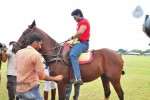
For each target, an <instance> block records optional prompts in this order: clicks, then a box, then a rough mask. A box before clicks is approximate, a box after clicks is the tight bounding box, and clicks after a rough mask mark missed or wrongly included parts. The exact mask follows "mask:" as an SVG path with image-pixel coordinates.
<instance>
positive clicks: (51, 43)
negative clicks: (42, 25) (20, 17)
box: [12, 21, 58, 55]
mask: <svg viewBox="0 0 150 100" xmlns="http://www.w3.org/2000/svg"><path fill="white" fill-rule="evenodd" d="M31 34H37V35H39V36H40V37H41V38H42V39H43V41H42V45H41V46H42V47H41V50H40V51H41V53H42V55H50V54H51V49H52V48H54V47H55V46H56V45H58V43H57V42H56V41H55V40H54V39H52V38H51V37H50V36H49V35H48V34H46V33H45V32H44V31H42V30H41V29H39V28H37V27H36V23H35V21H33V22H32V24H31V25H29V26H28V28H27V29H26V30H25V31H24V32H23V34H22V35H21V36H20V38H19V39H18V41H17V42H16V44H15V45H14V47H13V49H12V51H13V52H14V53H16V52H17V51H18V50H20V49H23V48H25V47H27V45H28V44H29V43H28V42H29V38H30V36H31Z"/></svg>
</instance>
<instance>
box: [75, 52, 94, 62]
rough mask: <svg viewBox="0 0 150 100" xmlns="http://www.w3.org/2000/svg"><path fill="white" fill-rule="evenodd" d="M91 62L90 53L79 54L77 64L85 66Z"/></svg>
mask: <svg viewBox="0 0 150 100" xmlns="http://www.w3.org/2000/svg"><path fill="white" fill-rule="evenodd" d="M92 60H93V57H92V53H91V52H90V51H88V52H86V53H81V55H80V56H79V58H78V62H79V64H85V63H89V62H91V61H92Z"/></svg>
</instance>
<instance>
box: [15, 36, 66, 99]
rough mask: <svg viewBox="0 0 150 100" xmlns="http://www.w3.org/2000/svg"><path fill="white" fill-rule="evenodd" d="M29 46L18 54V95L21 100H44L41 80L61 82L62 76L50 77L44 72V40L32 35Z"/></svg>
mask: <svg viewBox="0 0 150 100" xmlns="http://www.w3.org/2000/svg"><path fill="white" fill-rule="evenodd" d="M28 43H29V45H28V46H27V47H26V48H24V49H21V50H19V51H18V52H17V53H16V65H17V94H18V97H19V99H20V100H44V98H43V96H42V95H41V93H40V90H39V82H38V81H39V79H40V80H47V81H61V80H62V79H63V76H62V75H58V76H55V77H52V76H48V75H46V73H45V72H44V66H43V63H42V59H41V54H40V53H39V52H38V51H37V50H39V49H40V48H41V44H42V38H41V37H40V36H38V35H36V34H31V35H30V37H29V41H28Z"/></svg>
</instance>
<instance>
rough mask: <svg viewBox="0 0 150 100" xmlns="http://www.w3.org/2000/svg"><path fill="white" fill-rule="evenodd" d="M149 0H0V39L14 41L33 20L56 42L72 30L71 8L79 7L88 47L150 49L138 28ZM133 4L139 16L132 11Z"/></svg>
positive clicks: (148, 9)
mask: <svg viewBox="0 0 150 100" xmlns="http://www.w3.org/2000/svg"><path fill="white" fill-rule="evenodd" d="M149 4H150V0H144V1H143V0H1V3H0V42H1V43H4V44H6V45H8V44H9V42H10V41H17V40H18V39H19V37H20V36H21V35H22V32H23V31H24V30H25V29H26V28H27V26H28V25H30V24H31V23H32V22H33V20H35V21H36V24H37V27H38V28H40V29H41V30H43V31H44V32H46V33H47V34H49V36H50V37H52V38H53V39H55V40H56V41H57V42H58V43H61V42H63V41H65V40H67V39H68V38H69V37H71V36H73V35H74V34H75V33H76V26H77V23H76V21H75V20H74V19H73V17H72V16H71V12H72V11H73V10H75V9H77V8H79V9H81V10H82V12H83V15H84V17H85V18H86V19H88V20H89V22H90V25H91V32H90V34H91V36H90V49H101V48H109V49H112V50H118V49H125V50H133V49H140V50H146V49H150V46H149V45H148V44H149V43H150V38H148V37H147V36H146V35H145V34H144V33H143V32H142V24H143V23H144V19H145V15H146V14H150V7H149ZM137 6H140V7H141V9H142V10H143V15H142V16H141V17H140V18H135V17H134V16H133V15H132V13H133V11H134V10H135V8H136V7H137Z"/></svg>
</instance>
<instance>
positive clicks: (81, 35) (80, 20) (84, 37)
mask: <svg viewBox="0 0 150 100" xmlns="http://www.w3.org/2000/svg"><path fill="white" fill-rule="evenodd" d="M71 15H72V16H73V18H74V20H75V21H76V22H77V32H76V34H75V35H73V36H72V37H71V38H68V40H72V39H76V38H78V40H79V41H80V42H79V43H76V44H75V45H74V47H73V48H72V49H71V51H70V54H69V56H70V60H71V63H72V67H73V71H74V74H75V81H74V84H79V85H82V84H83V81H82V79H81V74H80V68H79V64H78V57H79V55H80V54H81V53H82V52H84V51H85V50H87V49H88V48H89V38H90V24H89V22H88V20H87V19H85V18H84V16H83V13H82V11H81V10H80V9H75V10H74V11H73V12H72V13H71Z"/></svg>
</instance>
